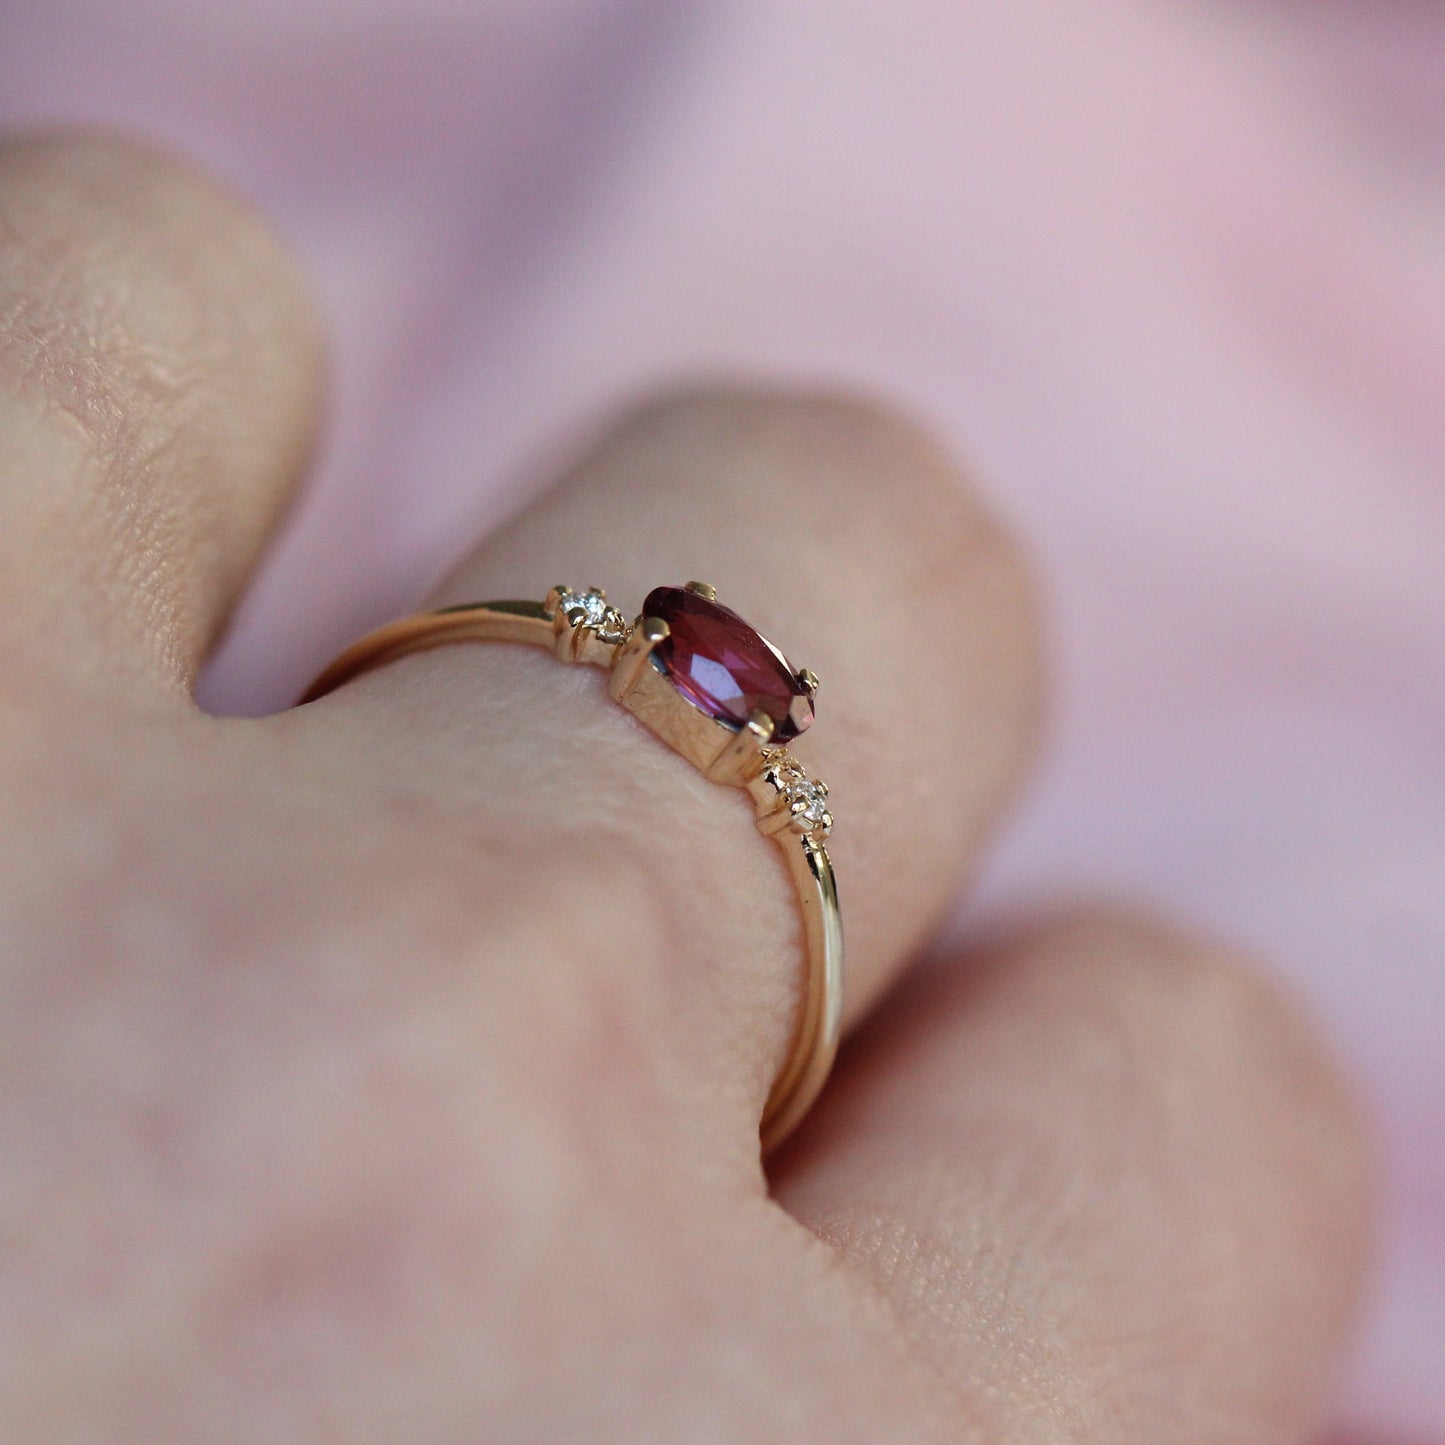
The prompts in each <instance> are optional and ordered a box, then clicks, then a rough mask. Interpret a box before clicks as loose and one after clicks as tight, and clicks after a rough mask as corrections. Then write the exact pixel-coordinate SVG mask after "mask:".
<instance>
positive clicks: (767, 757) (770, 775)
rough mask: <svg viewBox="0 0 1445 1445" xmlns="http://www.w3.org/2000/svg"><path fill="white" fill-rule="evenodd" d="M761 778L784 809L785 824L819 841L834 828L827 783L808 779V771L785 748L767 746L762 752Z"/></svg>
mask: <svg viewBox="0 0 1445 1445" xmlns="http://www.w3.org/2000/svg"><path fill="white" fill-rule="evenodd" d="M762 777H763V781H764V782H766V783H768V784H770V785H771V787H772V789H773V791H774V792H775V793H776V794H777V795H778V798H779V800H780V803H781V805H782V807H784V808H786V809H787V813H788V826H791V827H792V828H793V830H794V831H795V832H798V833H802V834H804V835H805V836H807V837H810V838H814V839H818V840H821V839H823V838H826V837H827V836H828V834H829V833H831V832H832V831H833V815H832V813H830V812H829V811H828V785H827V783H824V782H822V781H820V780H819V779H817V778H810V777H809V776H808V770H807V769H806V768H805V767H804V766H803V765H802V763H800V762H799V761H798V760H797V758H795V757H794V756H793V755H792V753H790V752H789V751H788V750H787V749H786V748H769V749H768V750H767V752H765V753H764V754H763V772H762Z"/></svg>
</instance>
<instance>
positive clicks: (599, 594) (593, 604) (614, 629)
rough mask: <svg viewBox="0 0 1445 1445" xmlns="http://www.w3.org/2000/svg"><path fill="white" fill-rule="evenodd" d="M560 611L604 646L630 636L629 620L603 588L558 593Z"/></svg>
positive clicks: (561, 590)
mask: <svg viewBox="0 0 1445 1445" xmlns="http://www.w3.org/2000/svg"><path fill="white" fill-rule="evenodd" d="M557 611H558V612H559V613H561V615H562V616H563V617H565V618H566V619H567V622H568V624H569V625H570V626H572V627H586V628H588V629H590V630H591V631H592V632H594V633H596V635H597V637H598V638H599V640H601V641H602V642H621V641H622V640H623V639H624V638H625V637H626V636H627V619H626V618H624V617H623V615H622V614H621V613H620V612H619V611H618V610H617V609H616V608H615V607H614V606H613V605H612V604H611V603H610V602H608V600H607V594H606V593H605V592H603V590H602V589H601V588H600V587H589V588H587V590H586V591H585V592H573V591H571V590H570V589H569V588H559V589H558V591H557Z"/></svg>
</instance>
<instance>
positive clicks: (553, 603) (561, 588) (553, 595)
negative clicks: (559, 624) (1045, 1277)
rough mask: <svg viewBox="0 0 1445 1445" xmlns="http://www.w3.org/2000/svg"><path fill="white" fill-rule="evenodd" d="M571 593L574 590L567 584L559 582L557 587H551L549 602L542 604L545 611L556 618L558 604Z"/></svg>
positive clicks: (548, 593)
mask: <svg viewBox="0 0 1445 1445" xmlns="http://www.w3.org/2000/svg"><path fill="white" fill-rule="evenodd" d="M571 591H572V589H571V588H570V587H569V586H568V585H567V584H566V583H565V582H559V583H557V585H556V586H555V587H549V588H548V589H547V600H546V602H544V603H543V604H542V606H543V608H544V610H546V611H547V612H549V613H550V614H551V615H552V616H553V617H555V616H556V615H557V604H558V603H559V602H560V601H561V600H562V598H563V597H564V596H566V595H567V594H569V593H570V592H571Z"/></svg>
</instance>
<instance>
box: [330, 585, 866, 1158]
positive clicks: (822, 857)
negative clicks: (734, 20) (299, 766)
mask: <svg viewBox="0 0 1445 1445" xmlns="http://www.w3.org/2000/svg"><path fill="white" fill-rule="evenodd" d="M555 635H556V634H555V625H554V619H553V617H552V615H551V614H550V613H549V612H548V611H547V610H546V607H545V606H544V605H543V604H542V603H539V602H533V601H512V600H508V601H500V602H477V603H468V604H466V605H464V606H460V607H448V608H444V609H442V610H440V611H435V612H419V613H415V614H413V615H412V616H410V617H404V618H401V619H400V620H399V621H396V622H392V623H389V624H388V625H387V626H385V627H381V628H378V629H377V630H376V631H375V632H372V633H369V634H368V635H367V636H365V637H363V638H361V640H360V641H358V642H356V643H353V644H352V646H350V647H349V648H347V649H346V651H345V652H343V653H341V654H340V656H338V657H337V658H336V659H335V660H334V661H333V662H332V663H331V664H330V665H329V666H328V667H327V668H326V669H325V670H324V671H323V672H322V673H321V674H320V676H318V677H317V678H316V680H315V681H314V682H313V683H312V684H311V686H310V687H309V688H307V690H306V692H305V693H304V695H303V696H302V698H301V703H303V704H304V703H309V702H314V701H316V700H317V699H318V698H321V697H324V696H326V694H327V693H330V692H334V691H335V690H336V689H337V688H339V687H341V686H343V685H344V684H345V683H347V682H350V681H352V680H353V679H354V678H357V677H360V676H361V675H362V674H363V673H367V672H371V671H373V670H374V669H376V668H379V667H384V666H386V665H387V664H388V663H391V662H395V661H397V660H398V659H400V658H402V657H406V656H408V655H409V654H411V653H413V652H425V651H430V650H431V649H433V648H437V647H447V646H450V645H452V644H454V643H462V642H511V643H521V644H525V645H528V646H533V647H542V648H547V649H548V650H551V649H552V647H553V643H554V638H555ZM773 840H774V842H776V843H777V844H778V846H779V847H780V848H781V849H782V852H783V855H784V858H785V860H786V862H787V866H788V874H789V877H790V878H791V880H792V883H793V888H794V891H795V892H796V894H797V898H798V906H799V911H800V913H801V915H802V923H803V945H804V956H805V972H804V981H803V996H802V1001H801V1004H800V1007H799V1010H798V1017H797V1021H796V1024H795V1026H794V1029H793V1035H792V1040H791V1042H790V1045H789V1048H788V1053H787V1056H786V1057H785V1059H784V1061H783V1065H782V1067H781V1068H780V1069H779V1070H778V1074H777V1077H776V1078H775V1079H774V1081H773V1085H772V1088H771V1090H770V1091H769V1094H768V1100H767V1103H766V1105H765V1107H764V1109H763V1116H762V1121H761V1124H760V1126H759V1128H760V1133H761V1138H762V1148H763V1151H764V1152H765V1153H766V1152H768V1151H769V1150H771V1149H774V1148H776V1147H777V1146H778V1145H779V1144H781V1143H782V1141H783V1140H784V1139H785V1138H786V1137H787V1136H788V1135H789V1134H790V1133H791V1132H792V1130H793V1128H794V1127H795V1126H796V1125H797V1123H798V1122H799V1120H801V1119H802V1118H803V1116H804V1115H805V1114H806V1113H807V1112H808V1110H809V1108H810V1107H811V1106H812V1104H813V1101H814V1100H815V1099H816V1098H817V1096H818V1092H819V1091H820V1090H821V1089H822V1087H823V1084H824V1082H825V1081H826V1079H827V1077H828V1073H829V1071H830V1070H831V1068H832V1066H833V1060H834V1057H835V1056H836V1054H837V1051H838V1037H839V1031H840V1027H841V1023H842V1009H843V925H842V915H841V913H840V911H839V908H838V890H837V883H836V880H835V878H834V876H833V865H832V861H831V860H830V859H829V857H828V850H827V849H826V848H825V847H824V846H823V844H822V842H820V841H819V840H817V839H815V838H812V837H809V836H807V835H800V834H798V833H796V832H792V831H784V832H779V833H776V834H774V835H773Z"/></svg>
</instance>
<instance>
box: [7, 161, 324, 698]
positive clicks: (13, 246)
mask: <svg viewBox="0 0 1445 1445" xmlns="http://www.w3.org/2000/svg"><path fill="white" fill-rule="evenodd" d="M317 371H318V346H317V332H316V326H315V322H314V320H313V317H312V313H311V309H310V307H309V305H308V304H307V301H306V298H305V296H304V294H303V289H302V287H301V284H300V281H299V279H298V276H297V273H296V270H295V268H294V266H293V265H292V264H291V262H290V261H289V260H288V259H287V258H286V256H285V255H284V253H283V252H282V251H281V250H280V248H279V247H278V245H277V243H276V241H275V240H274V239H273V238H272V236H271V235H270V234H269V232H268V231H267V230H266V229H265V228H264V227H263V226H262V225H261V224H260V223H259V222H258V221H257V220H256V218H255V217H254V216H253V215H252V214H251V213H250V212H249V211H248V210H247V209H246V208H245V207H243V206H242V205H241V204H240V203H239V202H238V201H237V200H236V199H234V198H233V197H231V196H229V195H227V194H226V193H225V192H223V191H222V190H220V189H219V188H218V187H217V186H215V185H214V184H212V183H211V182H210V181H209V180H207V179H205V178H204V177H202V176H201V175H199V174H198V173H197V172H195V171H193V170H191V169H190V168H189V167H187V166H184V165H182V164H180V163H178V162H176V161H174V160H172V159H170V158H168V157H166V156H164V155H161V154H160V153H158V152H156V151H153V150H149V149H145V148H143V147H141V146H138V145H134V144H130V143H127V142H123V141H119V140H114V139H109V138H104V137H100V136H95V135H86V134H58V135H47V136H41V137H32V138H26V139H18V140H12V141H10V142H8V143H6V144H4V145H0V518H3V526H0V619H3V620H0V646H3V648H4V650H5V654H6V658H7V661H9V662H10V663H11V669H10V671H11V675H12V676H13V675H15V673H16V671H17V669H20V668H22V667H23V668H24V669H25V671H26V672H27V673H29V674H33V675H34V676H36V677H43V676H49V675H53V674H54V672H55V671H56V670H57V669H65V670H68V671H69V672H70V673H71V674H73V675H81V674H84V675H86V676H94V677H99V678H104V679H110V680H114V679H116V678H118V677H119V678H125V679H126V680H127V682H128V684H133V683H134V681H135V680H136V679H137V678H138V677H144V678H145V680H146V683H147V685H149V684H151V683H153V682H154V680H156V679H160V680H162V681H163V682H164V683H165V684H167V685H168V686H170V687H171V688H173V689H174V688H175V687H177V686H178V685H185V684H187V683H189V681H190V679H191V678H192V677H193V676H194V674H195V672H196V669H197V667H198V665H199V663H200V660H201V658H202V657H203V656H204V654H205V653H206V651H207V649H208V648H209V647H210V646H211V644H212V642H213V640H214V638H215V636H216V634H217V631H218V629H219V628H220V627H221V625H222V624H223V622H224V620H225V617H226V615H227V612H228V610H229V609H230V607H231V605H232V603H233V601H234V600H235V598H236V596H237V593H238V591H239V590H240V588H241V586H242V585H243V583H244V581H245V579H246V576H247V574H248V572H249V570H250V568H251V566H252V564H253V563H254V561H255V559H256V555H257V552H258V551H259V549H260V548H261V546H262V544H263V543H264V541H265V539H266V537H267V535H268V534H269V532H270V530H271V528H272V526H273V525H274V523H275V521H276V519H277V516H278V514H279V512H280V510H281V508H282V507H283V506H284V504H285V501H286V499H287V497H288V495H289V493H290V491H291V488H292V486H293V484H294V482H295V480H296V478H297V476H298V474H299V472H300V469H301V466H302V463H303V459H304V457H305V455H306V452H307V449H308V446H309V441H310V436H311V432H312V428H313V414H314V410H315V399H316V393H317ZM11 692H12V695H20V694H22V692H23V689H21V688H18V687H17V688H14V689H12V690H11Z"/></svg>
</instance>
